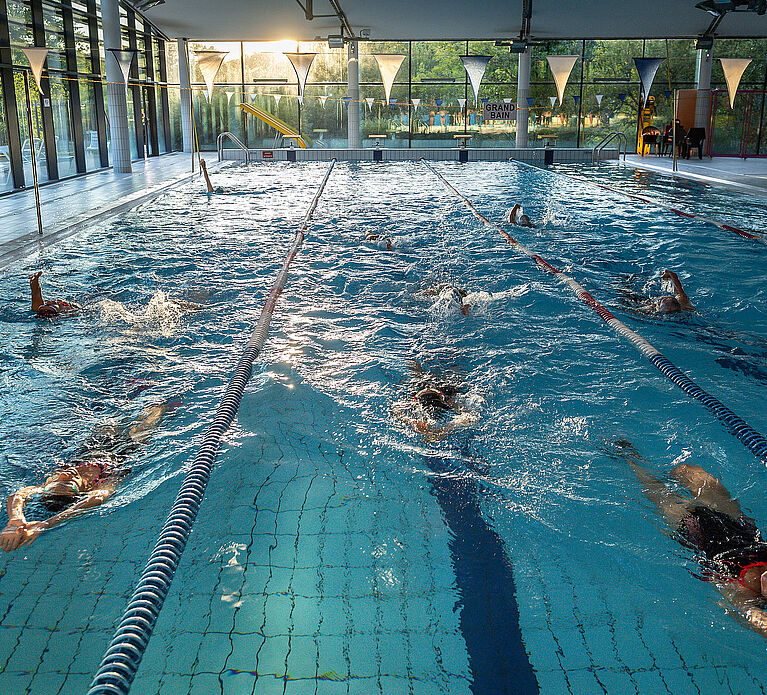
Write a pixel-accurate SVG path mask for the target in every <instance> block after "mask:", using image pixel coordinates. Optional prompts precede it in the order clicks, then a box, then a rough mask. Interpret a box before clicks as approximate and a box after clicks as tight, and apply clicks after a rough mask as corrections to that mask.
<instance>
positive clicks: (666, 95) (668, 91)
mask: <svg viewBox="0 0 767 695" xmlns="http://www.w3.org/2000/svg"><path fill="white" fill-rule="evenodd" d="M663 94H664V95H665V97H666V99H671V90H670V89H664V90H663Z"/></svg>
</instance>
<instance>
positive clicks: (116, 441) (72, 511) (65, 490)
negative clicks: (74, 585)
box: [0, 401, 178, 552]
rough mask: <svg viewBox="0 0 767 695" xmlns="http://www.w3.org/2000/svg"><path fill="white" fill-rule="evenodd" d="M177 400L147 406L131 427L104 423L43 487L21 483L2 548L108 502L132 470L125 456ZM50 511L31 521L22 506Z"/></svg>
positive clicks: (143, 440) (11, 503)
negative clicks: (34, 501)
mask: <svg viewBox="0 0 767 695" xmlns="http://www.w3.org/2000/svg"><path fill="white" fill-rule="evenodd" d="M177 405H178V401H175V402H170V403H164V404H159V405H154V406H150V407H148V408H146V409H145V410H144V411H143V413H142V415H141V417H140V418H139V420H138V421H137V422H136V423H135V424H134V425H132V426H130V427H127V426H120V425H103V426H101V427H99V428H98V429H97V430H96V431H95V432H94V433H93V434H92V435H91V438H90V440H89V441H88V443H87V444H86V445H85V446H84V447H83V450H82V451H81V452H80V453H79V454H78V455H76V456H75V457H74V458H73V459H72V460H71V461H70V462H69V464H68V465H66V466H62V467H61V468H59V469H58V470H55V471H53V472H51V473H50V474H49V475H48V476H46V478H45V480H44V482H43V483H42V484H41V485H29V486H26V487H22V488H20V489H19V490H17V491H16V492H14V493H13V494H12V495H10V497H8V524H7V525H6V526H5V528H4V529H3V531H2V532H1V533H0V548H1V549H2V550H4V551H5V552H11V551H13V550H17V549H18V548H21V547H22V546H25V545H28V544H29V543H31V542H32V541H34V540H35V539H36V538H37V537H38V536H39V535H40V534H41V533H42V532H43V531H47V530H48V529H51V528H53V527H54V526H57V525H58V524H60V523H62V522H64V521H66V520H67V519H70V518H71V517H73V516H76V515H78V514H81V513H82V512H84V511H86V510H87V509H92V508H93V507H97V506H99V505H100V504H103V503H104V502H106V500H107V499H109V498H110V497H111V496H112V495H113V494H114V492H115V489H116V486H117V484H118V482H119V481H120V479H121V478H123V477H125V476H126V475H127V474H128V472H129V471H128V470H127V469H126V468H125V467H124V465H123V464H124V462H125V461H126V459H127V458H128V457H129V456H131V455H132V454H133V453H135V452H136V451H137V450H138V449H139V448H141V445H143V444H144V443H146V442H147V441H148V440H149V438H150V436H151V431H152V430H153V429H154V428H155V427H156V426H157V424H158V423H159V422H160V419H161V418H162V416H163V415H164V414H165V413H166V412H167V411H168V410H169V409H171V408H173V407H175V406H177ZM33 497H37V498H39V501H40V504H41V505H42V506H43V507H45V508H46V509H47V510H48V512H52V513H53V516H50V517H49V518H48V519H46V520H45V521H27V518H26V516H25V515H24V507H25V505H26V504H27V502H29V500H30V498H33Z"/></svg>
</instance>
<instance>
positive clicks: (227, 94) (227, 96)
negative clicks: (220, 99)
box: [224, 91, 234, 104]
mask: <svg viewBox="0 0 767 695" xmlns="http://www.w3.org/2000/svg"><path fill="white" fill-rule="evenodd" d="M224 93H225V94H226V103H227V104H231V103H232V97H233V96H234V92H231V91H230V92H224Z"/></svg>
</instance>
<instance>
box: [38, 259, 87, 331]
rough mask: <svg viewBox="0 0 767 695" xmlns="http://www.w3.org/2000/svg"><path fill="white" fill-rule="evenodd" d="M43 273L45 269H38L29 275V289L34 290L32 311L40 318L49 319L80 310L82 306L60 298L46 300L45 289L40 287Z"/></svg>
mask: <svg viewBox="0 0 767 695" xmlns="http://www.w3.org/2000/svg"><path fill="white" fill-rule="evenodd" d="M42 274H43V271H42V270H38V271H37V272H36V273H35V274H34V275H30V276H29V289H30V290H31V292H32V311H34V312H35V313H36V314H37V315H38V316H39V317H40V318H43V319H49V318H53V317H54V316H61V315H63V314H72V313H74V312H76V311H79V310H80V307H79V306H77V304H73V303H72V302H65V301H62V300H60V299H57V300H53V301H51V300H48V301H45V300H44V299H43V289H42V287H40V276H41V275H42Z"/></svg>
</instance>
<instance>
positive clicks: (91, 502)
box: [19, 488, 114, 547]
mask: <svg viewBox="0 0 767 695" xmlns="http://www.w3.org/2000/svg"><path fill="white" fill-rule="evenodd" d="M113 494H114V490H113V489H111V488H102V489H101V490H93V491H91V492H89V493H88V494H87V495H86V496H85V497H84V498H83V499H81V500H80V501H79V502H76V503H75V504H73V505H72V506H71V507H67V508H66V509H65V510H64V511H63V512H59V513H58V514H56V515H55V516H52V517H51V518H50V519H46V520H45V521H36V522H33V523H31V524H29V523H28V524H25V525H24V527H23V528H24V531H23V533H24V536H25V538H24V540H23V542H22V543H21V545H20V546H19V547H21V546H23V545H29V544H30V543H31V542H32V541H33V540H35V538H37V537H38V536H39V535H40V534H41V533H42V532H43V531H48V530H49V529H52V528H53V527H54V526H58V525H59V524H61V523H63V522H64V521H66V520H67V519H70V518H71V517H73V516H77V515H78V514H81V513H82V512H84V511H86V510H87V509H92V508H93V507H98V506H99V505H100V504H104V502H106V501H107V500H108V499H109V498H110V497H111V496H112V495H113Z"/></svg>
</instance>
